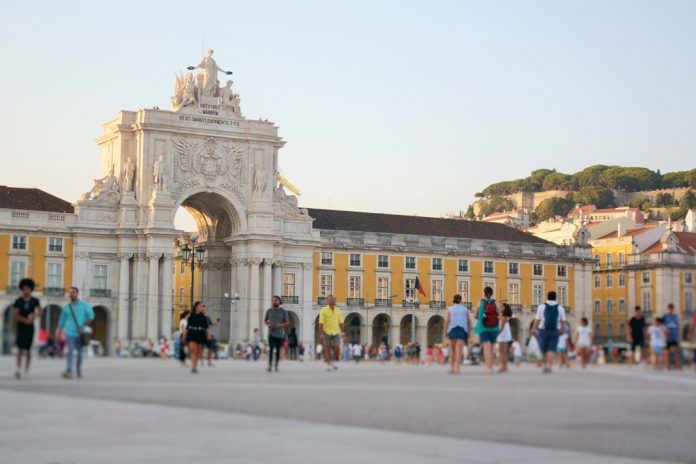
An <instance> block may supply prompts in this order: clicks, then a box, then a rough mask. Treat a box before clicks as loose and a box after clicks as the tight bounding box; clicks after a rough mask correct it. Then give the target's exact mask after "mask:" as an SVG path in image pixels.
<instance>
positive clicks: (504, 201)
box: [480, 195, 514, 216]
mask: <svg viewBox="0 0 696 464" xmlns="http://www.w3.org/2000/svg"><path fill="white" fill-rule="evenodd" d="M513 208H514V205H513V204H512V201H511V200H509V199H508V198H505V197H501V196H499V195H494V196H492V197H490V198H488V199H487V200H483V203H482V205H481V210H480V211H481V215H482V216H488V215H489V214H493V213H499V212H501V211H508V210H511V209H513Z"/></svg>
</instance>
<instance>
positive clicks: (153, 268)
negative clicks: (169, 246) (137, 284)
mask: <svg viewBox="0 0 696 464" xmlns="http://www.w3.org/2000/svg"><path fill="white" fill-rule="evenodd" d="M146 259H147V264H148V271H147V294H146V296H145V298H146V299H147V306H146V308H147V320H146V335H147V338H150V339H152V341H155V340H157V337H158V336H159V334H158V333H157V314H158V309H159V308H158V304H157V303H158V302H159V301H158V300H159V298H158V296H159V294H160V288H159V256H157V255H153V254H150V255H148V256H147V257H146Z"/></svg>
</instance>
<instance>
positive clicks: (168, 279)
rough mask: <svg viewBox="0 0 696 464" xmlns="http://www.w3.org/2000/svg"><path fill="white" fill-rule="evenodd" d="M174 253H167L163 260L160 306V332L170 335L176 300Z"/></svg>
mask: <svg viewBox="0 0 696 464" xmlns="http://www.w3.org/2000/svg"><path fill="white" fill-rule="evenodd" d="M173 258H174V255H172V254H165V255H164V258H163V259H162V262H161V286H160V288H161V289H162V297H161V302H162V307H161V308H160V316H159V320H160V322H161V327H160V328H159V329H160V330H159V331H160V333H163V334H164V335H166V336H167V337H169V332H171V331H172V308H173V306H174V302H173V301H172V297H173V295H172V285H173V284H172V268H173V266H174V262H173Z"/></svg>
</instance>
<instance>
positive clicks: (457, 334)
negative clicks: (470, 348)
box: [447, 326, 469, 343]
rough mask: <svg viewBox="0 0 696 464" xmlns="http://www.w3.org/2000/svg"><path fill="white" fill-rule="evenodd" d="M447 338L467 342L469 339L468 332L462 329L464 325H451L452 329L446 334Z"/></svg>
mask: <svg viewBox="0 0 696 464" xmlns="http://www.w3.org/2000/svg"><path fill="white" fill-rule="evenodd" d="M447 338H449V339H450V341H452V342H453V341H455V340H464V343H467V341H468V340H469V334H468V333H467V332H466V330H464V327H460V326H457V327H453V328H452V330H450V331H449V333H448V334H447Z"/></svg>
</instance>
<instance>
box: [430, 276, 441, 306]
mask: <svg viewBox="0 0 696 464" xmlns="http://www.w3.org/2000/svg"><path fill="white" fill-rule="evenodd" d="M443 293H444V284H443V281H442V279H433V280H431V281H430V297H431V300H430V301H435V302H438V303H439V302H442V301H444V300H443Z"/></svg>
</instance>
